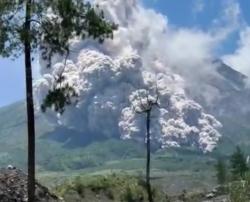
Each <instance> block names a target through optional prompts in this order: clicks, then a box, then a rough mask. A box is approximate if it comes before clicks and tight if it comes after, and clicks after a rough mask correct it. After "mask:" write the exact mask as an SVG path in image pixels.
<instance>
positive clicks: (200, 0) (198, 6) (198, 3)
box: [192, 0, 205, 17]
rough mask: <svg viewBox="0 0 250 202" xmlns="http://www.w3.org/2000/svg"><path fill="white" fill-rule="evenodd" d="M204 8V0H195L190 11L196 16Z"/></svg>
mask: <svg viewBox="0 0 250 202" xmlns="http://www.w3.org/2000/svg"><path fill="white" fill-rule="evenodd" d="M204 8H205V0H195V1H194V4H193V9H192V13H193V15H194V16H195V17H196V16H197V15H198V14H199V13H201V12H203V10H204Z"/></svg>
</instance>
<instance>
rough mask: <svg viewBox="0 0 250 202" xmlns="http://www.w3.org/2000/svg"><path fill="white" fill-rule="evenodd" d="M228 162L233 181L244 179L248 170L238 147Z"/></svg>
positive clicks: (244, 158) (243, 155)
mask: <svg viewBox="0 0 250 202" xmlns="http://www.w3.org/2000/svg"><path fill="white" fill-rule="evenodd" d="M230 162H231V173H232V177H233V179H244V178H245V174H246V172H247V171H248V169H249V168H248V165H247V162H246V157H245V154H244V153H243V152H242V150H241V149H240V147H237V148H236V151H235V152H234V153H233V154H232V156H231V159H230Z"/></svg>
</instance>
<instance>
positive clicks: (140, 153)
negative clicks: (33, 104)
mask: <svg viewBox="0 0 250 202" xmlns="http://www.w3.org/2000/svg"><path fill="white" fill-rule="evenodd" d="M221 120H222V122H223V124H224V125H225V128H224V129H223V131H222V132H223V133H224V134H223V135H224V136H223V138H222V140H221V142H220V144H219V148H218V149H217V150H216V151H215V152H214V153H212V154H206V155H205V154H201V153H199V152H197V151H193V150H190V149H167V150H159V151H155V153H154V154H153V155H152V173H153V177H154V182H155V184H158V185H159V184H160V185H161V186H163V187H164V189H165V190H168V191H170V192H176V191H177V192H181V190H183V189H188V190H192V189H197V188H198V189H202V190H203V189H209V188H210V187H211V186H212V185H213V184H214V183H215V178H214V164H215V161H216V158H217V156H218V155H225V156H227V155H230V153H231V152H232V151H233V149H234V146H235V145H236V144H238V143H239V144H241V145H244V146H245V148H246V151H248V150H247V148H248V146H249V144H250V138H249V136H248V134H250V133H249V131H250V129H249V128H248V127H247V126H242V125H241V124H240V123H237V122H236V121H234V120H232V119H226V118H223V119H221ZM25 122H26V119H25V105H24V103H22V102H19V103H15V104H13V105H11V106H9V107H4V108H1V109H0V167H5V166H6V165H8V164H13V165H16V166H17V167H20V168H25V166H26V125H25ZM36 123H37V125H36V131H37V134H36V135H37V139H36V141H37V148H36V156H37V167H38V170H39V172H38V173H39V178H40V180H41V181H42V182H44V183H45V184H47V185H51V186H52V185H53V186H54V185H55V184H58V183H61V182H62V181H64V180H65V179H71V178H72V177H74V176H78V175H86V174H87V175H89V174H102V173H110V172H121V171H123V172H127V173H130V174H132V175H134V176H141V175H144V167H145V148H144V145H143V144H138V143H136V142H134V141H132V140H131V141H124V140H119V139H107V140H103V139H94V140H93V139H91V138H89V136H88V135H86V134H81V133H79V132H76V131H74V130H70V129H67V128H62V127H61V128H58V127H57V128H56V127H55V126H53V125H51V124H49V123H48V122H47V121H46V120H45V119H43V117H42V116H40V117H36ZM248 149H249V148H248Z"/></svg>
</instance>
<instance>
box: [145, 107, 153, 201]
mask: <svg viewBox="0 0 250 202" xmlns="http://www.w3.org/2000/svg"><path fill="white" fill-rule="evenodd" d="M150 114H151V110H148V111H147V165H146V186H147V192H148V201H149V202H153V196H152V190H151V184H150V155H151V148H150Z"/></svg>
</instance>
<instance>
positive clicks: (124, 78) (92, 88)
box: [35, 0, 221, 151]
mask: <svg viewBox="0 0 250 202" xmlns="http://www.w3.org/2000/svg"><path fill="white" fill-rule="evenodd" d="M96 3H98V4H99V5H100V7H101V8H102V9H103V10H104V11H105V14H106V17H107V18H108V19H109V20H111V21H113V22H115V23H117V24H119V30H118V31H116V33H115V36H114V40H109V41H106V42H105V43H104V44H102V45H100V44H98V43H97V42H95V41H93V40H91V39H90V40H87V41H84V42H83V41H79V40H77V39H75V40H72V45H71V49H72V50H74V52H72V53H71V55H70V56H69V58H68V60H67V61H66V62H65V61H64V60H63V58H60V57H55V58H54V60H53V68H51V69H46V65H43V63H44V61H41V63H42V69H41V74H42V78H41V79H39V80H38V81H37V82H36V85H35V94H36V97H37V106H38V107H39V105H40V104H41V103H42V101H43V99H44V97H45V96H46V94H47V92H48V90H49V89H50V88H51V87H52V85H53V84H54V82H55V79H56V78H57V77H58V75H60V74H61V73H62V72H63V76H64V77H65V81H64V83H63V84H61V85H64V84H65V83H68V84H70V85H71V86H73V87H74V88H75V90H76V91H77V93H78V95H79V97H78V98H77V99H78V102H77V105H76V106H75V105H72V106H68V107H67V108H66V111H65V113H64V114H63V115H61V116H59V115H57V114H56V113H54V112H53V110H51V111H48V112H47V113H46V116H47V118H49V119H51V120H52V121H53V122H58V123H59V124H62V125H65V126H67V127H72V128H74V129H76V130H80V131H82V132H83V133H84V134H85V135H97V134H98V135H102V136H105V137H121V138H136V139H143V137H144V130H145V117H144V116H143V115H141V114H137V113H136V112H135V110H134V107H137V106H136V105H138V103H139V102H140V99H142V100H143V99H145V98H143V95H142V97H140V96H138V92H150V96H151V97H154V96H156V95H155V91H156V89H157V92H158V93H157V94H158V95H159V103H160V104H159V107H155V108H154V109H153V112H152V135H153V138H154V140H155V141H157V142H158V143H160V144H161V146H162V147H165V146H176V147H180V146H193V147H197V148H199V149H201V150H203V151H211V150H212V149H213V148H214V147H215V145H216V143H217V141H218V139H219V137H220V134H219V133H218V131H217V129H218V128H219V127H221V124H220V123H219V122H218V121H217V120H216V119H215V118H214V117H212V116H210V115H208V114H206V113H204V111H203V109H202V107H201V106H200V105H199V104H198V103H196V102H194V101H193V100H190V99H188V98H187V96H186V94H185V90H184V88H185V86H186V85H187V82H186V81H185V80H184V79H183V78H182V76H180V75H179V74H177V73H178V72H179V67H180V65H179V64H181V65H183V68H191V67H192V66H193V65H194V64H190V63H189V64H185V61H186V59H188V57H191V56H192V57H193V58H194V61H195V64H203V63H202V62H201V61H203V60H204V59H209V57H210V56H211V55H210V49H211V48H210V44H211V43H213V41H214V40H216V39H214V38H216V37H212V36H210V34H205V33H203V32H195V31H194V30H180V31H175V32H174V33H173V31H172V30H170V28H169V26H168V22H167V19H166V17H164V16H162V15H160V14H157V13H156V12H155V11H153V10H146V9H144V8H143V7H142V6H140V4H139V3H137V1H135V0H112V1H111V0H110V1H109V0H106V1H105V0H97V1H96ZM192 34H195V36H194V35H192ZM215 35H216V34H215ZM185 36H186V37H189V36H190V37H194V38H195V37H196V39H197V40H195V41H196V42H195V43H192V44H191V46H193V47H195V46H197V47H196V48H193V49H190V50H188V51H187V54H186V53H183V54H182V53H181V51H185V50H184V48H188V47H191V46H189V45H188V43H187V42H186V41H182V39H183V38H185ZM216 36H217V35H216ZM218 38H220V37H219V36H218ZM169 40H173V41H174V42H175V43H176V44H177V45H178V44H179V48H180V50H177V49H176V46H173V43H169ZM183 46H184V47H183ZM186 46H188V47H186ZM177 47H178V46H177ZM197 49H199V50H202V51H199V52H197ZM165 50H166V52H165ZM167 50H168V51H167ZM169 50H172V51H169ZM172 56H173V57H172ZM176 61H178V67H177V66H175V65H176V64H177V62H176ZM43 66H44V67H43ZM175 71H176V72H177V73H176V72H175ZM185 71H186V72H187V71H188V70H185ZM185 71H183V72H185ZM210 72H211V71H210ZM184 75H185V74H184ZM185 79H186V78H185Z"/></svg>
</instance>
